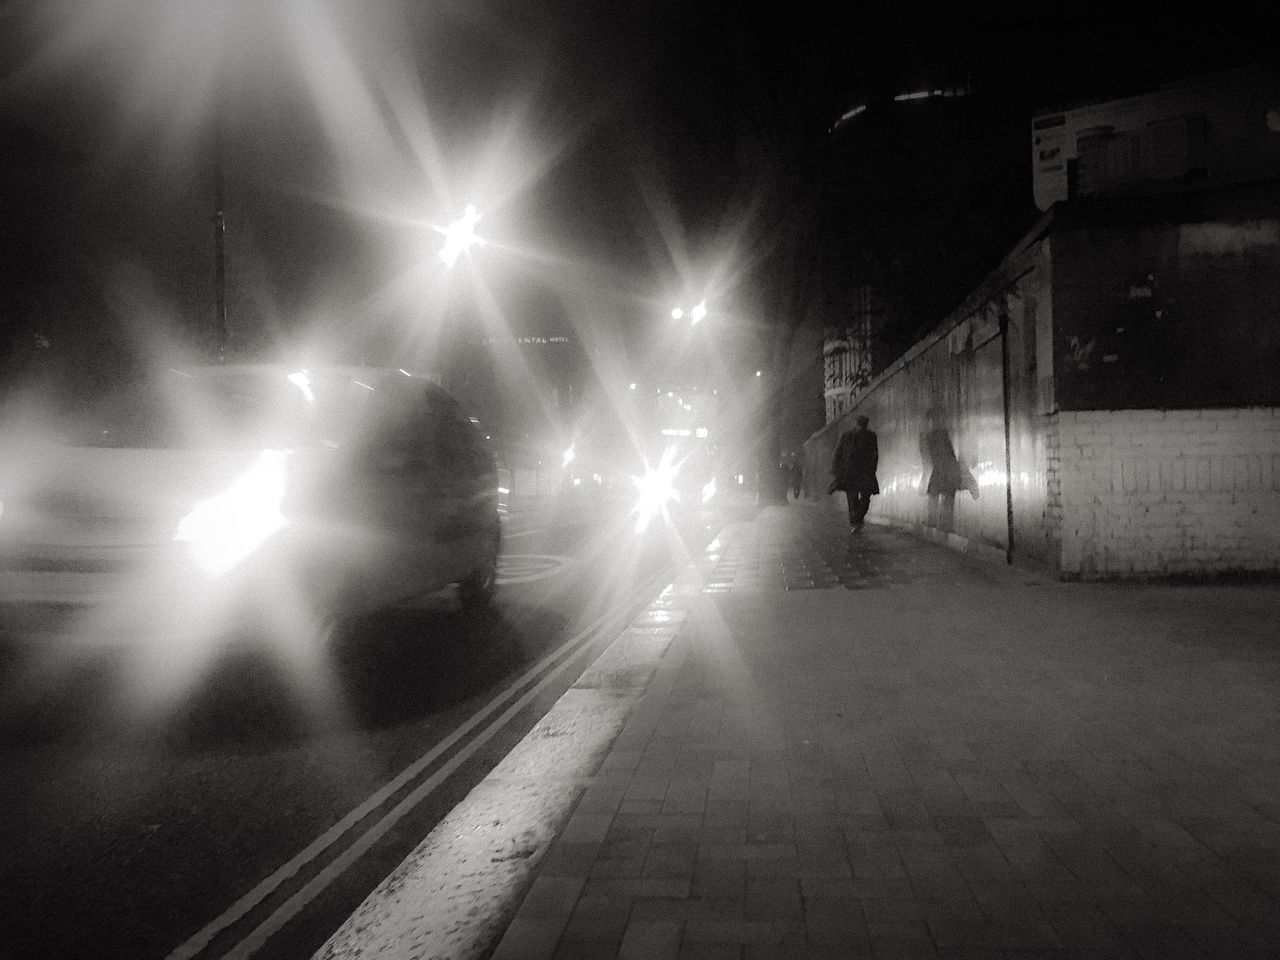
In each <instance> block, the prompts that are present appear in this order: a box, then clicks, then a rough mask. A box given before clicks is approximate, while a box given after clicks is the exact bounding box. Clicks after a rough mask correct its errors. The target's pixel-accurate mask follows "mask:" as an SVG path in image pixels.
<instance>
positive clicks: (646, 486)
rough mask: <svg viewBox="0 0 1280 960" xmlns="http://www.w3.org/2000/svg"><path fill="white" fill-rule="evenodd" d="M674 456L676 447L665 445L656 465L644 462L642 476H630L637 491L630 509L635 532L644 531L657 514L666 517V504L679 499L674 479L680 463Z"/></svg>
mask: <svg viewBox="0 0 1280 960" xmlns="http://www.w3.org/2000/svg"><path fill="white" fill-rule="evenodd" d="M675 457H676V448H675V447H667V449H666V450H664V451H663V452H662V459H661V460H659V461H658V465H657V466H656V467H650V466H649V464H648V463H646V464H645V467H644V476H643V477H632V478H631V482H632V483H633V484H635V487H636V490H637V491H638V492H639V498H638V500H637V501H636V506H635V509H633V510H632V513H634V514H635V515H636V528H635V529H636V533H644V531H645V530H646V529H647V528H648V526H649V524H650V522H651V521H652V520H653V518H654V517H656V516H658V515H659V514H661V515H662V516H663V517H666V515H667V504H668V503H670V502H671V501H672V500H677V499H679V497H680V493H679V491H677V490H676V488H675V481H676V474H678V473H679V472H680V465H679V464H678V463H676V462H675Z"/></svg>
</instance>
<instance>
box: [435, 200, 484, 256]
mask: <svg viewBox="0 0 1280 960" xmlns="http://www.w3.org/2000/svg"><path fill="white" fill-rule="evenodd" d="M479 222H480V214H478V213H477V212H476V208H475V206H474V205H473V204H470V203H469V204H467V209H466V210H465V211H464V212H463V214H462V217H461V218H460V219H458V220H455V221H453V223H451V224H449V226H447V227H444V228H440V227H437V228H436V229H437V230H438V231H439V232H440V233H442V234H444V247H442V248H441V250H440V254H439V256H440V259H441V260H443V261H444V265H445V266H446V267H449V268H450V269H452V267H453V265H454V264H455V263H457V262H458V257H459V256H460V255H462V254H463V253H465V252H466V251H467V250H468V249H470V248H471V247H473V246H483V245H484V241H483V240H482V239H480V237H478V236H476V224H477V223H479Z"/></svg>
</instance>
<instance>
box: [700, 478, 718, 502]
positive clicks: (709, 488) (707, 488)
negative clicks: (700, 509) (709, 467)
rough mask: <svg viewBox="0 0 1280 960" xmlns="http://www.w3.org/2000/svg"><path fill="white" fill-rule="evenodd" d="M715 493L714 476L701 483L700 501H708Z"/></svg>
mask: <svg viewBox="0 0 1280 960" xmlns="http://www.w3.org/2000/svg"><path fill="white" fill-rule="evenodd" d="M715 495H716V478H715V477H712V478H711V479H710V480H708V481H707V482H706V483H704V484H703V485H702V502H703V503H710V502H711V501H712V500H713V499H715Z"/></svg>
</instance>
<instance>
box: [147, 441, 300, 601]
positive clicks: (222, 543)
mask: <svg viewBox="0 0 1280 960" xmlns="http://www.w3.org/2000/svg"><path fill="white" fill-rule="evenodd" d="M284 490H285V454H284V452H282V451H280V450H263V451H262V452H261V453H260V454H258V457H257V459H255V460H254V462H253V464H252V465H251V466H250V467H249V469H247V470H245V472H244V473H242V474H240V476H239V477H237V478H236V479H235V480H234V481H233V482H232V484H231V486H229V487H227V489H226V490H224V491H223V492H222V493H220V494H218V495H217V496H213V497H207V498H206V499H204V500H200V501H198V502H197V503H196V505H195V507H194V508H193V509H192V511H191V512H190V513H188V514H187V515H186V516H185V517H183V518H182V519H181V520H179V521H178V529H177V531H176V532H175V533H174V535H173V539H174V540H176V541H178V542H181V543H186V544H188V545H189V549H190V552H191V558H192V559H193V560H194V561H195V563H196V565H197V566H198V567H199V568H200V569H201V570H203V571H204V572H205V573H206V574H208V575H209V576H211V577H219V576H222V575H223V574H225V573H227V572H228V571H230V570H232V569H234V568H235V567H236V566H237V565H238V564H239V563H241V562H242V561H243V560H244V559H245V558H246V557H248V556H249V555H250V554H252V553H253V552H254V551H255V550H257V549H258V548H259V547H260V546H262V544H263V543H265V542H266V541H267V539H268V538H270V537H271V536H272V535H273V534H275V533H276V532H277V531H279V530H281V529H283V528H284V527H285V526H286V525H287V524H288V520H287V519H286V518H285V516H284V514H283V513H281V512H280V504H281V502H282V501H283V500H284Z"/></svg>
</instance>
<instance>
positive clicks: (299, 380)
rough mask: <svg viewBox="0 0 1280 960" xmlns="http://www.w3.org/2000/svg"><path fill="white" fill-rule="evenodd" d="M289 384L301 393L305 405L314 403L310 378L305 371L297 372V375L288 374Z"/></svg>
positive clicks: (314, 398)
mask: <svg viewBox="0 0 1280 960" xmlns="http://www.w3.org/2000/svg"><path fill="white" fill-rule="evenodd" d="M289 382H290V383H292V384H293V385H294V386H295V387H297V388H298V389H299V390H301V391H302V396H303V397H304V398H305V399H306V401H307V403H311V404H314V403H315V402H316V395H315V393H314V392H312V390H311V377H309V376H308V375H307V371H305V370H299V371H298V372H297V373H291V374H289Z"/></svg>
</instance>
